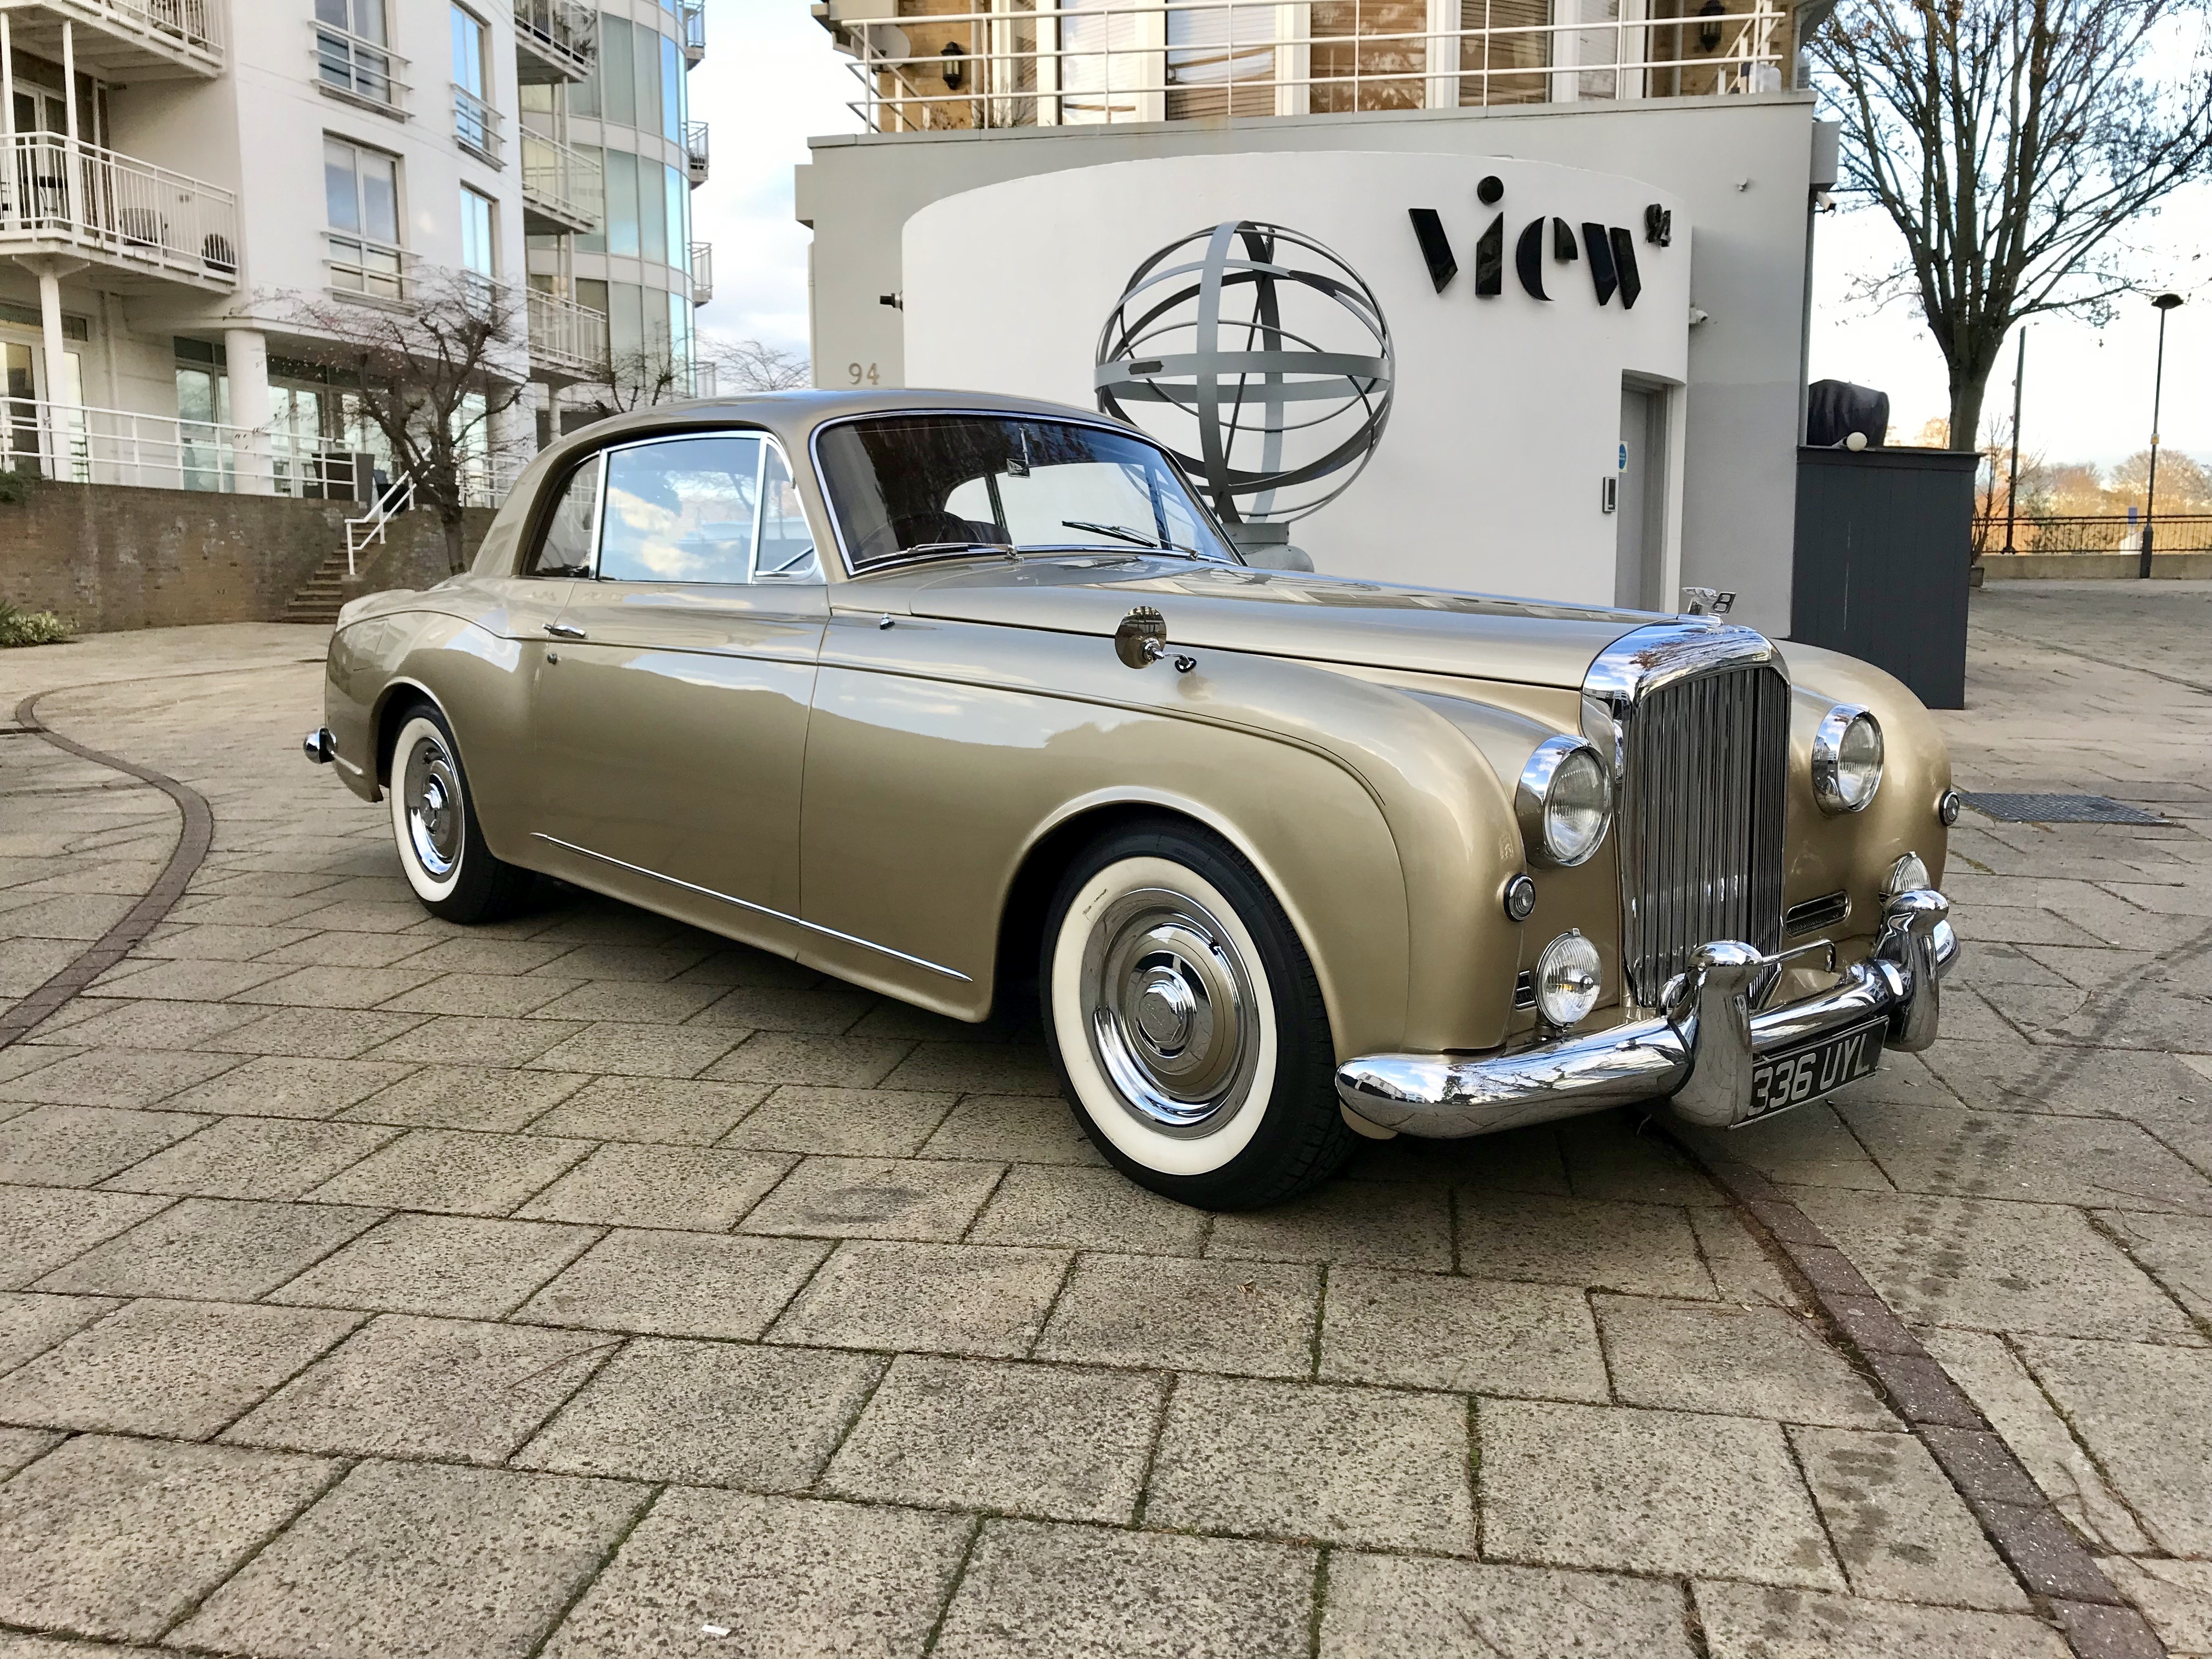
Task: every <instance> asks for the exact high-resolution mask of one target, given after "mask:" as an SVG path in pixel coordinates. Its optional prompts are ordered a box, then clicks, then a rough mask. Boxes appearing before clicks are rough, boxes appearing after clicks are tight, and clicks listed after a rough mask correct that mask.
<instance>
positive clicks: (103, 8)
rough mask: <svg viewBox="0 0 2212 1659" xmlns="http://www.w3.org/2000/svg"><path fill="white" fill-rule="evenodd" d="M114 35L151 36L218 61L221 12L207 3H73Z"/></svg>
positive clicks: (100, 0) (162, 0)
mask: <svg viewBox="0 0 2212 1659" xmlns="http://www.w3.org/2000/svg"><path fill="white" fill-rule="evenodd" d="M76 3H77V4H78V5H79V6H82V7H83V8H84V9H87V10H88V11H92V12H94V13H96V14H98V15H99V19H100V22H101V23H102V24H103V25H105V26H106V27H110V28H112V29H115V30H116V31H118V33H125V34H131V35H141V36H151V37H153V38H154V39H155V40H163V41H167V42H169V43H171V44H172V45H173V46H176V47H178V48H179V50H181V51H183V52H187V53H193V52H197V53H198V54H200V55H202V56H204V57H206V58H212V59H214V60H215V61H216V63H217V64H220V63H221V62H222V9H221V8H220V7H219V6H216V5H212V4H210V0H76Z"/></svg>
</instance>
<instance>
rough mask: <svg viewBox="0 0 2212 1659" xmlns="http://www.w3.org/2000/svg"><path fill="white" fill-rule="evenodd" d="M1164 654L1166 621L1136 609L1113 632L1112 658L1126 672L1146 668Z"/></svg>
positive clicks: (1144, 607)
mask: <svg viewBox="0 0 2212 1659" xmlns="http://www.w3.org/2000/svg"><path fill="white" fill-rule="evenodd" d="M1167 653H1168V623H1167V618H1166V617H1163V616H1162V615H1160V613H1159V612H1158V611H1155V610H1153V609H1152V606H1150V605H1139V606H1137V607H1136V608H1135V609H1134V610H1133V611H1130V612H1129V614H1128V615H1127V616H1126V617H1122V618H1121V626H1120V627H1118V628H1116V629H1115V630H1114V654H1115V656H1117V657H1119V658H1120V659H1121V662H1122V665H1123V666H1124V667H1127V668H1149V667H1151V666H1152V664H1154V663H1156V662H1158V660H1159V659H1161V658H1162V657H1164V656H1165V655H1167Z"/></svg>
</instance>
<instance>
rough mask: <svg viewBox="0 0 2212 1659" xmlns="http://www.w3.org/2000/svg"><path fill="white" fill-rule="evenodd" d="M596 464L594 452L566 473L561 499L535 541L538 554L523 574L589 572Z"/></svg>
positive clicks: (596, 495)
mask: <svg viewBox="0 0 2212 1659" xmlns="http://www.w3.org/2000/svg"><path fill="white" fill-rule="evenodd" d="M599 465H600V458H599V456H597V455H594V456H592V459H589V460H588V461H586V462H585V463H584V464H583V465H581V466H580V467H578V468H577V469H576V470H575V471H574V472H571V473H570V474H569V475H568V482H567V483H563V484H562V486H561V499H560V500H559V501H556V502H554V504H553V511H552V513H551V515H550V517H548V518H547V520H545V533H544V536H543V537H542V538H540V539H539V541H538V556H537V557H535V558H534V559H532V560H531V562H530V568H529V569H528V571H527V572H526V573H525V574H528V575H532V576H588V575H590V574H592V532H593V530H594V528H595V527H596V526H597V523H598V520H599Z"/></svg>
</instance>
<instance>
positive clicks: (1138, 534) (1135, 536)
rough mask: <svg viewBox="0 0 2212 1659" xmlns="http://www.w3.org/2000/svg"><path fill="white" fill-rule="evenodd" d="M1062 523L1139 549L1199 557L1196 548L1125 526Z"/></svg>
mask: <svg viewBox="0 0 2212 1659" xmlns="http://www.w3.org/2000/svg"><path fill="white" fill-rule="evenodd" d="M1060 523H1062V524H1064V525H1066V526H1067V527H1068V528H1069V529H1070V530H1088V531H1090V532H1091V533H1092V534H1094V535H1098V536H1111V537H1113V538H1115V539H1116V540H1117V541H1124V542H1133V543H1135V544H1137V545H1138V546H1139V547H1149V548H1153V549H1156V550H1160V551H1163V552H1175V553H1188V554H1189V555H1190V556H1191V557H1192V558H1196V557H1197V556H1198V550H1197V549H1196V548H1194V547H1185V546H1184V545H1183V544H1182V543H1181V542H1164V541H1161V540H1160V539H1159V538H1158V537H1154V536H1147V535H1146V534H1145V532H1143V531H1141V530H1132V529H1130V528H1129V526H1127V525H1125V524H1094V523H1092V522H1091V520H1088V519H1062V520H1060Z"/></svg>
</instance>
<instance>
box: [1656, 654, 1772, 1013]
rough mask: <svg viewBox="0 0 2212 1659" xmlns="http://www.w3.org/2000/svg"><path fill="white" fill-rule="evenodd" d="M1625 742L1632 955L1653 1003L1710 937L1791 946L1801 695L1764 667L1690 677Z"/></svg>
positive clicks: (1662, 696) (1663, 695) (1661, 693)
mask: <svg viewBox="0 0 2212 1659" xmlns="http://www.w3.org/2000/svg"><path fill="white" fill-rule="evenodd" d="M1623 736H1624V740H1625V759H1626V771H1625V774H1624V776H1623V778H1622V783H1621V799H1620V813H1619V817H1618V818H1617V819H1616V821H1615V825H1616V833H1617V834H1618V835H1619V836H1620V894H1621V958H1622V963H1623V966H1624V967H1625V968H1626V970H1627V975H1628V981H1629V985H1630V987H1632V991H1633V994H1634V995H1635V998H1636V1000H1637V1001H1638V1003H1640V1004H1642V1005H1644V1006H1646V1007H1650V1006H1655V1005H1656V1003H1657V1002H1658V1000H1659V993H1660V991H1661V990H1662V988H1663V987H1665V985H1666V983H1667V981H1668V980H1669V979H1670V978H1672V977H1673V976H1674V975H1676V974H1679V973H1680V972H1681V971H1682V970H1683V969H1684V968H1686V966H1688V964H1689V959H1690V953H1691V951H1694V950H1696V949H1697V947H1698V946H1699V945H1703V944H1705V943H1706V942H1707V941H1708V940H1711V939H1741V940H1742V941H1743V942H1744V943H1745V944H1747V945H1756V946H1757V947H1758V948H1759V949H1760V950H1762V951H1772V950H1774V949H1775V948H1776V947H1777V946H1778V945H1780V943H1781V940H1782V857H1783V853H1782V839H1783V814H1784V810H1785V808H1784V784H1785V782H1786V780H1787V777H1788V771H1789V764H1790V752H1789V750H1790V687H1789V684H1788V683H1787V682H1786V681H1785V680H1784V678H1783V677H1782V676H1781V675H1780V674H1779V673H1778V672H1776V671H1774V670H1773V669H1771V668H1769V667H1767V666H1765V665H1763V664H1762V665H1755V666H1754V665H1745V666H1743V667H1739V668H1730V669H1726V670H1723V671H1720V672H1717V673H1708V674H1702V675H1699V676H1698V677H1696V678H1690V679H1685V680H1679V681H1676V682H1675V683H1674V684H1668V685H1662V686H1661V687H1659V688H1657V689H1656V690H1652V691H1650V693H1648V694H1647V695H1646V696H1644V697H1643V698H1642V699H1641V700H1639V701H1638V702H1637V703H1636V705H1635V706H1634V708H1632V710H1630V711H1629V713H1628V716H1627V722H1626V731H1625V732H1624V734H1623Z"/></svg>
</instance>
